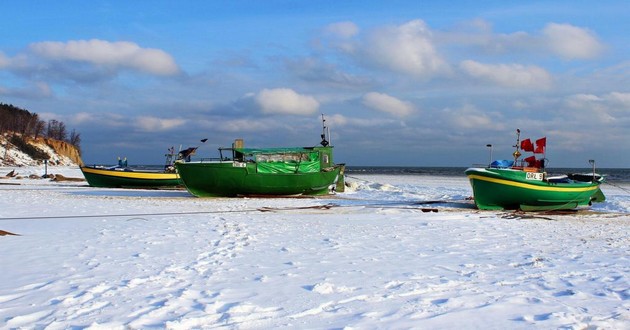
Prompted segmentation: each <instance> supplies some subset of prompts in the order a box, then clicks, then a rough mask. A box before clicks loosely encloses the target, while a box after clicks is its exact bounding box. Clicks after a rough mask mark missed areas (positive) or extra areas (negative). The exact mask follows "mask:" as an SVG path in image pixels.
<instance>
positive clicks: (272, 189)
mask: <svg viewBox="0 0 630 330" xmlns="http://www.w3.org/2000/svg"><path fill="white" fill-rule="evenodd" d="M175 167H176V168H177V172H178V173H179V175H180V178H181V180H182V182H183V183H184V186H185V187H186V189H187V190H188V191H189V192H190V193H191V194H193V195H195V196H197V197H235V196H251V195H255V196H291V195H325V194H328V193H329V187H330V186H331V185H333V184H335V182H336V181H337V179H338V177H339V173H340V170H341V167H340V166H334V167H331V168H330V169H329V170H325V171H317V172H308V173H259V172H257V171H256V165H255V164H254V163H239V162H232V161H227V162H191V163H176V164H175Z"/></svg>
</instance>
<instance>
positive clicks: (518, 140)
mask: <svg viewBox="0 0 630 330" xmlns="http://www.w3.org/2000/svg"><path fill="white" fill-rule="evenodd" d="M520 145H521V130H520V129H518V128H517V129H516V145H514V146H513V147H515V148H516V150H515V151H514V152H513V153H512V156H514V166H516V162H517V161H518V157H521V152H520V151H519V146H520Z"/></svg>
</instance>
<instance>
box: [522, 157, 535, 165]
mask: <svg viewBox="0 0 630 330" xmlns="http://www.w3.org/2000/svg"><path fill="white" fill-rule="evenodd" d="M523 160H524V161H526V162H527V167H537V166H536V156H529V157H527V158H525V159H523Z"/></svg>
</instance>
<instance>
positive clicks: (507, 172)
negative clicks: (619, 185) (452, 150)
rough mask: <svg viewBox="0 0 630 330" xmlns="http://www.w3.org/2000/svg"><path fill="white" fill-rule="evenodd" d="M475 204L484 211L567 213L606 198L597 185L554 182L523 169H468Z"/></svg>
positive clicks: (594, 183)
mask: <svg viewBox="0 0 630 330" xmlns="http://www.w3.org/2000/svg"><path fill="white" fill-rule="evenodd" d="M465 173H466V175H467V177H468V179H469V180H470V184H471V186H472V189H473V194H474V199H475V204H476V205H477V207H478V208H479V209H481V210H503V209H520V210H524V211H539V210H568V209H575V208H577V207H582V206H589V205H590V204H591V203H592V202H593V201H601V200H602V199H603V198H604V197H603V194H602V192H601V190H600V189H599V183H598V182H570V183H569V182H565V183H554V182H548V181H545V180H540V179H539V178H540V175H542V173H537V174H539V176H536V175H532V174H528V173H527V172H524V171H521V170H513V169H494V168H489V169H488V168H485V169H484V168H470V169H468V170H466V172H465Z"/></svg>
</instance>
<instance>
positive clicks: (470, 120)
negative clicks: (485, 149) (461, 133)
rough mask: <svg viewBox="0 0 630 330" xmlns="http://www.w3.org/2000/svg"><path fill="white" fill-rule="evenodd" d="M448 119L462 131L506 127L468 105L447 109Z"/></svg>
mask: <svg viewBox="0 0 630 330" xmlns="http://www.w3.org/2000/svg"><path fill="white" fill-rule="evenodd" d="M445 112H446V115H447V118H449V120H450V122H451V124H452V125H454V126H455V127H457V128H461V129H473V130H501V129H503V127H504V125H503V124H502V123H501V122H500V121H497V120H494V119H493V118H492V117H490V116H489V114H488V113H486V112H483V111H481V110H479V109H477V108H476V107H475V106H473V105H470V104H466V105H464V106H463V107H462V108H460V109H455V110H451V109H446V110H445Z"/></svg>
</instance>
